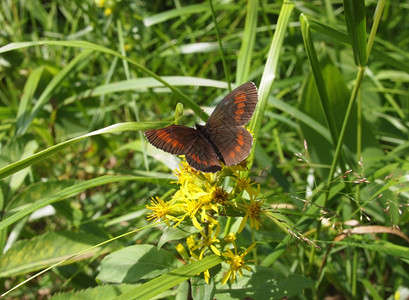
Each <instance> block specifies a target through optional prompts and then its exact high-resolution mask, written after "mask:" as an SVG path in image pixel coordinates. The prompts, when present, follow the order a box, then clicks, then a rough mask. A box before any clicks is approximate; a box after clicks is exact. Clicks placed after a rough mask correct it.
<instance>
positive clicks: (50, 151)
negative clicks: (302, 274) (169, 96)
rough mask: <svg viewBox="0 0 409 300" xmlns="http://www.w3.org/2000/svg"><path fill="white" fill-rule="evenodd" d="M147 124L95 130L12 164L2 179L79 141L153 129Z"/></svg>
mask: <svg viewBox="0 0 409 300" xmlns="http://www.w3.org/2000/svg"><path fill="white" fill-rule="evenodd" d="M151 127H152V126H150V125H149V124H147V123H136V122H128V123H119V124H114V125H111V126H108V127H105V128H102V129H99V130H95V131H93V132H90V133H87V134H85V135H82V136H79V137H76V138H73V139H71V140H68V141H65V142H62V143H60V144H57V145H54V146H52V147H49V148H47V149H45V150H43V151H40V152H37V153H36V154H34V155H31V156H29V157H27V158H24V159H21V160H19V161H17V162H15V163H12V164H10V165H8V166H6V167H4V168H2V169H0V179H2V178H4V177H7V176H9V175H11V174H13V173H16V172H18V171H20V170H22V169H24V168H26V167H29V166H31V165H32V164H34V163H38V162H39V161H41V160H43V159H45V158H47V157H49V156H51V155H54V154H56V153H58V152H59V151H61V150H63V149H64V148H66V147H68V146H71V145H72V144H75V143H77V142H79V141H82V140H83V139H86V138H88V137H91V136H95V135H100V134H106V133H118V132H124V131H139V130H147V129H149V128H151Z"/></svg>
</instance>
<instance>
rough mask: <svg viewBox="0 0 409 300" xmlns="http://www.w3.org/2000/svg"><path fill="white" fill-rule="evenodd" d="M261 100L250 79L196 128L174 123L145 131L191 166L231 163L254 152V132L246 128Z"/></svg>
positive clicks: (215, 167) (214, 168) (205, 168)
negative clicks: (252, 150)
mask: <svg viewBox="0 0 409 300" xmlns="http://www.w3.org/2000/svg"><path fill="white" fill-rule="evenodd" d="M257 100H258V96H257V88H256V86H255V84H254V83H252V82H247V83H245V84H243V85H241V86H239V87H238V88H236V89H235V90H233V91H232V92H231V93H229V94H228V95H227V96H226V98H224V99H223V100H222V101H221V102H220V103H219V104H218V105H217V107H216V108H215V109H214V111H213V113H212V114H211V115H210V117H209V119H208V120H207V122H206V124H205V125H199V124H196V126H195V128H190V127H186V126H181V125H171V126H168V127H165V128H161V129H151V130H147V131H146V132H145V136H146V138H147V139H148V141H149V142H150V143H151V144H152V145H154V146H155V147H156V148H159V149H162V150H164V151H166V152H169V153H172V154H176V155H185V157H186V161H187V162H188V163H189V165H190V166H192V167H193V168H195V169H196V170H199V171H202V172H212V173H213V172H216V171H219V170H221V168H222V166H221V164H220V162H222V163H223V164H224V165H226V166H232V165H236V164H238V163H240V162H241V161H243V160H244V159H245V158H246V157H247V156H248V155H249V154H250V151H251V147H252V145H253V137H252V135H251V134H250V133H249V132H248V131H247V129H245V128H244V127H243V125H245V124H247V122H248V121H249V120H250V119H251V117H252V115H253V113H254V109H255V107H256V104H257Z"/></svg>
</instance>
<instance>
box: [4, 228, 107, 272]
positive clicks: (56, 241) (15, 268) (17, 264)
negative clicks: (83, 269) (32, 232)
mask: <svg viewBox="0 0 409 300" xmlns="http://www.w3.org/2000/svg"><path fill="white" fill-rule="evenodd" d="M100 242H103V240H102V239H101V238H100V237H97V236H94V235H91V234H88V233H75V232H65V231H64V232H47V233H45V234H43V235H40V236H36V237H34V238H32V239H29V240H23V241H19V242H17V243H15V244H14V245H13V246H12V247H11V248H10V249H9V250H8V251H7V252H6V253H5V254H4V255H2V256H1V257H0V277H10V276H17V275H22V274H27V273H30V272H33V271H37V270H41V269H44V268H46V267H49V266H51V265H53V264H55V263H57V262H59V261H62V260H64V259H66V258H67V257H69V256H72V255H75V254H76V253H78V252H80V251H83V250H86V249H88V248H89V247H91V246H94V245H96V244H98V243H100ZM105 251H106V250H105ZM97 253H100V254H103V253H104V252H101V248H95V249H92V250H90V251H89V252H87V253H86V254H84V255H81V256H79V257H77V258H75V261H78V260H83V259H88V258H89V257H92V256H94V255H95V254H97ZM73 261H74V260H70V261H67V262H65V263H63V264H69V263H73Z"/></svg>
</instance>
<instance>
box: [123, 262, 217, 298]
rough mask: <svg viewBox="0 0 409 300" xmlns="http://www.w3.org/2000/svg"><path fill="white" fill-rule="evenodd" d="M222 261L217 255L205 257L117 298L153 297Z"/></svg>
mask: <svg viewBox="0 0 409 300" xmlns="http://www.w3.org/2000/svg"><path fill="white" fill-rule="evenodd" d="M221 262H222V259H221V258H220V257H219V256H217V255H212V256H208V257H205V258H203V259H202V260H200V261H197V262H194V263H191V264H188V265H185V266H183V267H181V268H179V269H176V270H173V271H172V272H169V273H167V274H165V275H162V276H159V277H157V278H155V279H152V280H151V281H149V282H147V283H144V284H143V285H141V286H139V287H137V288H135V289H134V290H132V291H129V292H127V293H124V294H122V295H121V296H119V297H117V298H115V299H116V300H124V299H141V300H142V299H151V298H152V297H155V296H157V295H159V294H160V293H161V292H163V291H166V290H168V289H170V288H172V287H174V286H175V285H178V284H179V283H181V282H183V281H185V280H188V279H189V278H190V277H194V276H196V275H197V274H199V273H201V272H203V271H205V270H208V269H210V268H212V267H214V266H215V265H218V264H220V263H221Z"/></svg>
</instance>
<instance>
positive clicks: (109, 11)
mask: <svg viewBox="0 0 409 300" xmlns="http://www.w3.org/2000/svg"><path fill="white" fill-rule="evenodd" d="M111 14H112V8H110V7H107V8H105V10H104V15H105V16H106V17H108V16H109V15H111Z"/></svg>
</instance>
